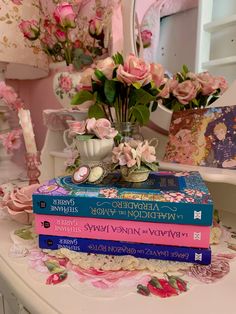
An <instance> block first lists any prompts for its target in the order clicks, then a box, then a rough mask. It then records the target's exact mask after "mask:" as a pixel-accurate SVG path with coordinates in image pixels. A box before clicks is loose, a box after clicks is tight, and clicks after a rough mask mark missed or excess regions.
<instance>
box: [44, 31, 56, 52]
mask: <svg viewBox="0 0 236 314" xmlns="http://www.w3.org/2000/svg"><path fill="white" fill-rule="evenodd" d="M41 42H42V44H43V46H46V47H47V48H50V49H53V47H54V45H55V44H56V38H55V37H54V36H50V35H49V34H46V35H45V36H43V37H41Z"/></svg>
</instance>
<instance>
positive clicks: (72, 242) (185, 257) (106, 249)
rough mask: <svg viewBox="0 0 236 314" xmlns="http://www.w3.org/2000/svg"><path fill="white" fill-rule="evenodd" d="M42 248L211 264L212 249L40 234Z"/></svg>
mask: <svg viewBox="0 0 236 314" xmlns="http://www.w3.org/2000/svg"><path fill="white" fill-rule="evenodd" d="M39 247H40V248H41V249H50V250H58V249H61V248H67V249H69V250H73V251H76V252H83V253H93V254H108V255H119V256H121V255H131V256H134V257H141V258H148V259H150V258H151V259H160V260H169V261H178V262H187V263H196V264H203V265H209V264H210V263H211V249H210V248H209V249H198V248H189V247H178V246H168V245H154V244H142V243H130V242H119V241H111V240H96V239H80V238H70V237H61V236H50V235H39Z"/></svg>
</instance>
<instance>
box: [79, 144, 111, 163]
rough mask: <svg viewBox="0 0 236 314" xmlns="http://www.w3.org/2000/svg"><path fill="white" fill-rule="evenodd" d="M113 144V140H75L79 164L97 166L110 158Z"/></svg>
mask: <svg viewBox="0 0 236 314" xmlns="http://www.w3.org/2000/svg"><path fill="white" fill-rule="evenodd" d="M113 144H114V141H113V139H102V140H100V139H90V140H88V141H81V140H75V145H76V147H77V149H78V151H79V154H80V158H81V162H82V163H85V164H88V165H93V164H97V163H99V162H102V161H103V160H104V159H106V158H107V157H109V156H111V152H112V148H113Z"/></svg>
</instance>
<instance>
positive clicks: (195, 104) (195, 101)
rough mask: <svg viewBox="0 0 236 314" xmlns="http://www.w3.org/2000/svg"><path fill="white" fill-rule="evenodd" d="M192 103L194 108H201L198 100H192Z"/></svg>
mask: <svg viewBox="0 0 236 314" xmlns="http://www.w3.org/2000/svg"><path fill="white" fill-rule="evenodd" d="M191 101H192V103H193V104H194V106H196V107H199V103H198V101H197V99H192V100H191Z"/></svg>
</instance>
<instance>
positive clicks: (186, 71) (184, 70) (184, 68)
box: [182, 64, 189, 74]
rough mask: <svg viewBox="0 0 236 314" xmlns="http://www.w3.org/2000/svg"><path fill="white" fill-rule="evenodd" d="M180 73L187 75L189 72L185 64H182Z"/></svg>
mask: <svg viewBox="0 0 236 314" xmlns="http://www.w3.org/2000/svg"><path fill="white" fill-rule="evenodd" d="M182 71H183V73H184V74H187V73H188V72H189V69H188V67H187V65H186V64H183V67H182Z"/></svg>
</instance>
